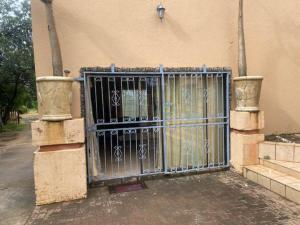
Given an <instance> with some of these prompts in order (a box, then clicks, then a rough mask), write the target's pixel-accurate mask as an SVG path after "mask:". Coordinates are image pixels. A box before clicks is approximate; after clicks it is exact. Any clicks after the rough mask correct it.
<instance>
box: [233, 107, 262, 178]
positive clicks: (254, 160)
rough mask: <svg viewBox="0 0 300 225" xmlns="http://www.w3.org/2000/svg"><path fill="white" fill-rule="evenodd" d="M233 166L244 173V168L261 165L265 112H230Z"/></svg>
mask: <svg viewBox="0 0 300 225" xmlns="http://www.w3.org/2000/svg"><path fill="white" fill-rule="evenodd" d="M230 118H231V120H230V127H231V134H230V135H231V161H230V163H231V165H232V166H233V167H234V168H235V169H236V170H237V171H238V172H239V173H242V171H243V167H244V166H248V165H256V164H259V157H258V144H259V143H260V142H263V141H264V134H261V133H260V130H261V129H263V128H264V112H263V111H258V112H240V111H231V112H230Z"/></svg>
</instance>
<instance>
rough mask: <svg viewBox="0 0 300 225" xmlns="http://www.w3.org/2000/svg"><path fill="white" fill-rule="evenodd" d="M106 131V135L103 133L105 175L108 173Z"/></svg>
mask: <svg viewBox="0 0 300 225" xmlns="http://www.w3.org/2000/svg"><path fill="white" fill-rule="evenodd" d="M103 133H104V135H103V145H104V174H105V176H106V175H107V168H106V167H107V165H106V137H105V135H106V132H105V131H104V132H103Z"/></svg>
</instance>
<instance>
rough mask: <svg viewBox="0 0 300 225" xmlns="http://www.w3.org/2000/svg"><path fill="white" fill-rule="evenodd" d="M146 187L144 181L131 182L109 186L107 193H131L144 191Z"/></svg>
mask: <svg viewBox="0 0 300 225" xmlns="http://www.w3.org/2000/svg"><path fill="white" fill-rule="evenodd" d="M146 188H147V186H146V184H145V182H144V181H137V182H131V183H127V184H118V185H112V186H109V187H108V189H109V192H110V193H111V194H114V193H123V192H131V191H140V190H143V189H146Z"/></svg>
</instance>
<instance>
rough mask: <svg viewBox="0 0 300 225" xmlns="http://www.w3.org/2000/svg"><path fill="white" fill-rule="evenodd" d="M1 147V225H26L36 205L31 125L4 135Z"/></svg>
mask: <svg viewBox="0 0 300 225" xmlns="http://www.w3.org/2000/svg"><path fill="white" fill-rule="evenodd" d="M28 122H29V121H28ZM0 143H1V145H0V225H23V224H24V223H25V222H26V220H27V218H28V216H29V215H30V214H31V212H32V210H33V209H34V201H35V200H34V182H33V154H32V153H33V152H34V149H35V148H34V147H33V146H32V145H31V131H30V126H29V124H27V126H26V128H25V130H24V131H22V132H13V133H4V134H0Z"/></svg>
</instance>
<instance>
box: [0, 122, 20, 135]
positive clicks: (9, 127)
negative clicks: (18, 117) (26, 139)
mask: <svg viewBox="0 0 300 225" xmlns="http://www.w3.org/2000/svg"><path fill="white" fill-rule="evenodd" d="M25 127H26V124H24V123H20V124H16V122H8V123H7V124H5V125H4V126H3V127H2V128H0V133H4V132H13V131H22V130H24V129H25Z"/></svg>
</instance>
